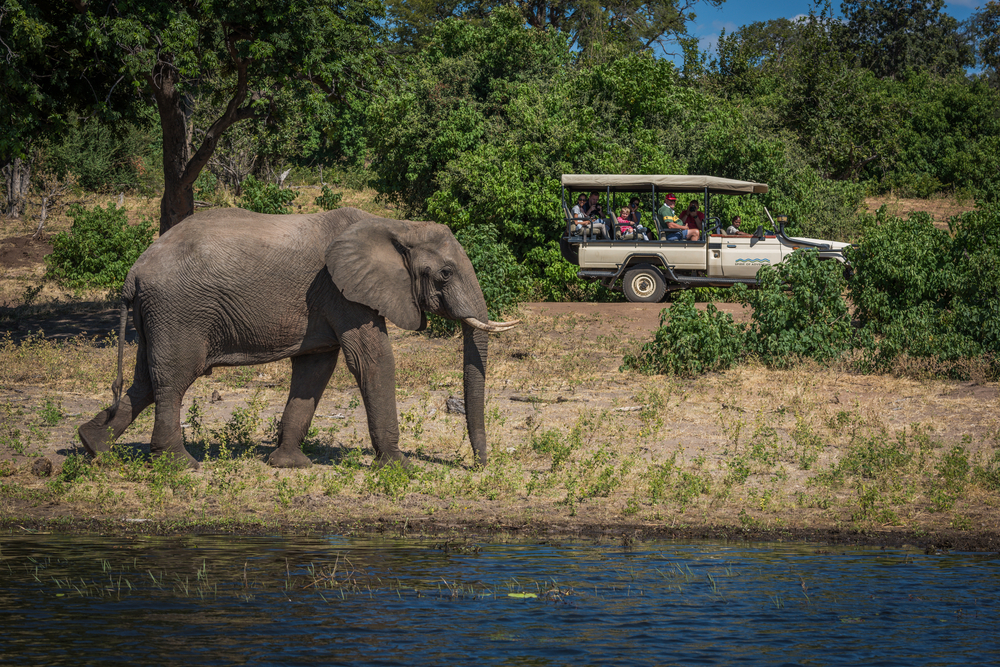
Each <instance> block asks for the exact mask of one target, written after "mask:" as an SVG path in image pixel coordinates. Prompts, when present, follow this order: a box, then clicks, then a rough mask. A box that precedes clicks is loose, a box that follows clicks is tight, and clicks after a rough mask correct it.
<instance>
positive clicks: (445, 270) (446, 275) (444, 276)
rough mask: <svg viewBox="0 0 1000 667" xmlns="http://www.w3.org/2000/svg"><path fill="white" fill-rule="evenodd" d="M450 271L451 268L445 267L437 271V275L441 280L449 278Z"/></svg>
mask: <svg viewBox="0 0 1000 667" xmlns="http://www.w3.org/2000/svg"><path fill="white" fill-rule="evenodd" d="M451 273H452V271H451V269H449V268H447V267H445V268H443V269H441V273H439V274H438V275H439V276H440V277H441V280H451Z"/></svg>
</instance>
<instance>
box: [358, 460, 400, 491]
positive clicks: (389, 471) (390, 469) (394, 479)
mask: <svg viewBox="0 0 1000 667" xmlns="http://www.w3.org/2000/svg"><path fill="white" fill-rule="evenodd" d="M409 485H410V474H409V472H408V471H407V470H406V468H405V467H403V465H402V464H400V463H398V462H396V461H393V462H392V463H389V464H388V465H385V466H382V467H381V468H369V470H368V473H367V474H366V475H365V481H364V488H365V490H366V491H368V492H369V493H376V494H382V495H385V496H388V497H389V498H391V499H392V500H399V499H400V498H402V497H403V496H405V495H406V491H407V489H408V487H409Z"/></svg>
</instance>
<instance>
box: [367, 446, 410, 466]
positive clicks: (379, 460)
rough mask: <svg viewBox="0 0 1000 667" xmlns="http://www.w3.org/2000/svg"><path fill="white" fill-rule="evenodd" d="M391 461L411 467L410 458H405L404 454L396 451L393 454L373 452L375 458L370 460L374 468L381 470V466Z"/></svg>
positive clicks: (391, 462)
mask: <svg viewBox="0 0 1000 667" xmlns="http://www.w3.org/2000/svg"><path fill="white" fill-rule="evenodd" d="M393 463H396V464H398V465H400V466H402V467H404V468H412V467H413V464H412V463H410V460H409V459H408V458H406V454H404V453H403V452H400V451H397V452H396V453H395V454H384V453H382V452H378V453H377V454H375V460H374V461H372V468H373V469H374V470H381V469H382V468H384V467H386V466H388V465H392V464H393Z"/></svg>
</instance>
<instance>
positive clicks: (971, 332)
mask: <svg viewBox="0 0 1000 667" xmlns="http://www.w3.org/2000/svg"><path fill="white" fill-rule="evenodd" d="M950 225H951V230H952V234H953V236H949V234H947V233H946V232H944V231H943V230H939V229H936V228H935V227H934V226H933V224H932V223H931V221H930V218H929V217H928V216H926V215H925V214H914V215H912V216H911V217H910V218H909V219H908V220H902V219H900V218H894V217H891V216H887V215H885V214H884V212H883V211H879V213H878V214H877V215H876V216H874V218H869V219H867V220H866V226H865V229H864V235H863V237H862V239H861V241H860V242H859V243H858V245H857V246H856V247H854V248H852V249H850V250H849V251H848V257H849V259H850V260H851V263H852V265H853V266H854V270H855V277H854V279H853V280H852V281H851V285H850V296H851V300H852V301H853V302H854V304H855V306H856V308H857V310H856V314H857V317H858V318H859V319H860V320H861V322H862V323H863V324H864V325H865V326H866V327H867V328H868V329H870V330H871V331H872V332H873V333H874V334H876V335H877V336H878V338H877V340H876V341H875V342H874V343H873V344H871V345H870V347H869V348H868V349H867V350H866V353H865V355H864V358H863V362H862V369H863V370H869V371H872V370H873V371H880V370H886V369H888V368H890V367H891V365H892V364H893V363H894V361H895V360H896V359H897V358H899V357H900V356H901V355H904V354H905V355H908V356H910V357H918V358H931V359H935V360H937V361H939V362H954V361H958V360H962V359H972V358H984V359H985V360H986V361H987V364H986V366H987V367H988V368H989V369H992V370H990V371H989V372H990V373H995V372H996V371H997V370H998V369H997V363H996V360H997V359H998V358H1000V206H998V205H986V206H983V207H982V208H980V209H979V210H977V211H974V212H971V213H966V214H964V215H962V216H960V217H956V218H953V219H952V221H951V223H950ZM940 372H942V373H946V374H951V375H955V374H957V375H959V376H964V375H965V374H966V371H964V370H962V368H961V367H956V366H954V365H952V364H947V363H946V364H944V365H942V366H941V368H940Z"/></svg>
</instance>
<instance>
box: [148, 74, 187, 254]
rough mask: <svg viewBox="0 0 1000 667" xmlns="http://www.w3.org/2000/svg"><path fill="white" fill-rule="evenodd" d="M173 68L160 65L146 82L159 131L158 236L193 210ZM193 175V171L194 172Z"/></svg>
mask: <svg viewBox="0 0 1000 667" xmlns="http://www.w3.org/2000/svg"><path fill="white" fill-rule="evenodd" d="M177 78H178V73H177V70H176V69H174V68H173V67H170V66H169V65H160V66H158V68H157V71H156V72H154V74H153V76H152V77H150V84H151V86H152V89H153V97H154V98H156V108H157V111H159V113H160V128H161V130H162V131H163V199H161V200H160V236H163V235H164V234H166V233H167V231H168V230H169V229H170V228H171V227H173V226H174V225H176V224H177V223H179V222H180V221H181V220H183V219H184V218H186V217H188V216H189V215H191V214H192V213H194V187H193V185H194V180H193V179H192V180H191V182H190V183H188V182H186V181H187V179H185V177H184V175H185V171H186V170H187V166H188V161H189V160H190V159H191V152H190V149H189V148H188V133H187V117H186V115H185V113H184V109H183V106H182V104H183V101H184V99H183V97H184V96H183V95H182V94H181V93H180V91H178V90H177ZM196 177H197V175H196Z"/></svg>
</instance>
